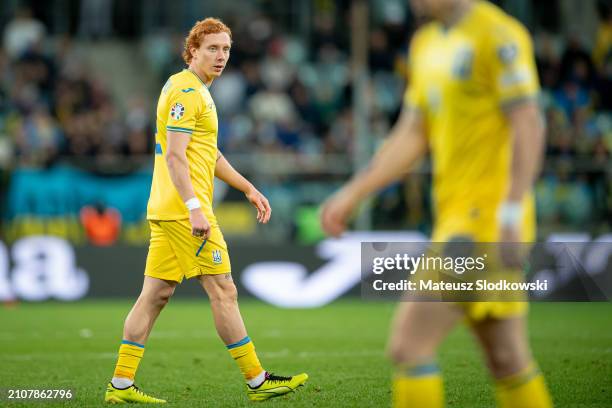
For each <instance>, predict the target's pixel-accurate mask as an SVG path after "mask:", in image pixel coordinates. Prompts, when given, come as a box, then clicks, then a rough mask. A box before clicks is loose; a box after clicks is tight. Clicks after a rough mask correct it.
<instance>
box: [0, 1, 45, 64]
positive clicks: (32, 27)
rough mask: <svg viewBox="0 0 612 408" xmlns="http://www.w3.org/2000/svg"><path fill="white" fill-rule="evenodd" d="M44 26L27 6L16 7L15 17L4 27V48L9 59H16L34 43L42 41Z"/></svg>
mask: <svg viewBox="0 0 612 408" xmlns="http://www.w3.org/2000/svg"><path fill="white" fill-rule="evenodd" d="M45 32H46V30H45V26H44V25H43V24H42V23H41V22H40V21H38V20H36V19H35V18H33V17H32V11H31V10H30V9H29V8H27V7H21V8H19V9H17V12H16V13H15V17H14V18H13V19H12V20H11V21H9V23H8V24H7V25H6V27H5V28H4V49H5V50H6V53H7V55H8V56H9V57H10V58H11V59H17V58H19V57H20V56H21V55H22V54H24V53H25V52H26V51H28V49H29V48H30V47H31V46H32V45H33V44H36V43H40V42H42V40H43V38H44V36H45Z"/></svg>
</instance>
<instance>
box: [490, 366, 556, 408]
mask: <svg viewBox="0 0 612 408" xmlns="http://www.w3.org/2000/svg"><path fill="white" fill-rule="evenodd" d="M496 391H497V406H498V407H499V408H552V406H553V404H552V401H551V399H550V395H549V393H548V389H547V387H546V383H545V382H544V377H543V376H542V373H540V370H539V369H538V367H537V366H536V365H535V364H534V363H531V364H529V365H528V366H527V367H526V368H525V369H523V370H521V371H520V372H518V373H516V374H513V375H511V376H508V377H505V378H502V379H501V380H498V381H497V387H496Z"/></svg>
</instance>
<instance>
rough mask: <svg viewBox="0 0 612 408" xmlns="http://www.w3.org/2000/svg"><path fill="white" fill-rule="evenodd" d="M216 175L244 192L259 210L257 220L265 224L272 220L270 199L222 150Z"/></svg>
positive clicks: (216, 167)
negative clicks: (241, 172)
mask: <svg viewBox="0 0 612 408" xmlns="http://www.w3.org/2000/svg"><path fill="white" fill-rule="evenodd" d="M215 177H217V178H218V179H220V180H222V181H224V182H225V183H227V184H229V185H230V186H232V187H234V188H235V189H237V190H240V191H242V192H243V193H244V195H245V196H246V198H247V200H249V202H250V203H251V204H253V207H255V209H256V210H257V221H258V222H260V223H262V224H265V223H267V222H268V221H270V216H271V215H272V208H271V207H270V203H269V202H268V199H267V198H266V197H265V196H264V195H263V194H262V193H261V192H259V190H257V189H256V188H255V186H254V185H253V184H252V183H251V182H250V181H249V180H247V179H246V178H245V177H244V176H243V175H242V174H240V173H239V172H238V171H237V170H236V169H235V168H234V167H233V166H232V165H231V164H230V162H229V161H227V159H226V158H225V156H223V154H221V152H218V153H217V164H216V166H215Z"/></svg>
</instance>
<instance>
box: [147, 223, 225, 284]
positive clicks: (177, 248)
mask: <svg viewBox="0 0 612 408" xmlns="http://www.w3.org/2000/svg"><path fill="white" fill-rule="evenodd" d="M149 226H150V228H151V242H150V244H149V254H148V255H147V264H146V267H145V273H144V274H145V275H146V276H150V277H153V278H158V279H164V280H170V281H175V282H179V283H180V282H181V281H182V280H183V278H187V279H189V278H193V277H194V276H199V275H219V274H224V273H230V272H231V269H232V268H231V264H230V259H229V254H228V252H227V244H226V243H225V239H224V238H223V234H222V233H221V229H220V228H219V226H218V225H213V226H211V233H210V236H209V237H208V239H207V240H206V242H205V243H204V241H203V240H202V239H201V238H198V237H194V236H193V235H191V224H190V223H189V220H188V219H184V220H171V221H160V220H149ZM202 243H204V245H203V246H202Z"/></svg>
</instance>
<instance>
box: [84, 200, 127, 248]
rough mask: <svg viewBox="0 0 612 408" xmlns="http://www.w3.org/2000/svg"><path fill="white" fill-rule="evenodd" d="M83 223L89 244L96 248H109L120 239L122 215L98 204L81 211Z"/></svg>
mask: <svg viewBox="0 0 612 408" xmlns="http://www.w3.org/2000/svg"><path fill="white" fill-rule="evenodd" d="M81 223H82V224H83V228H85V234H86V235H87V238H88V239H89V242H91V243H92V244H93V245H96V246H109V245H112V244H114V243H115V242H116V241H117V239H118V238H119V233H120V231H121V214H119V211H117V210H115V209H114V208H110V207H106V206H104V205H103V204H101V203H98V204H96V205H94V206H86V207H83V208H82V209H81Z"/></svg>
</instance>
